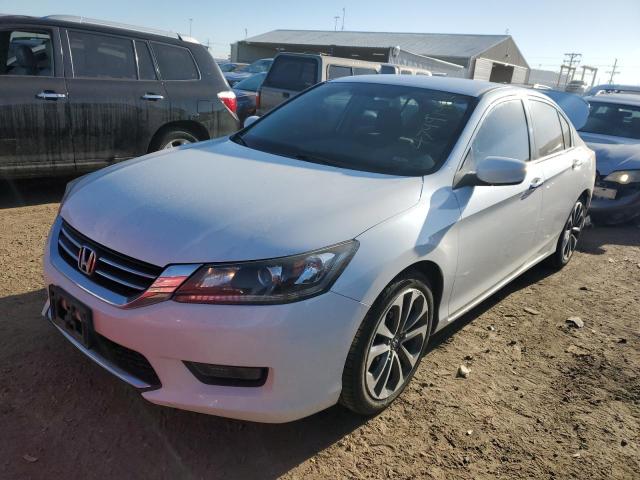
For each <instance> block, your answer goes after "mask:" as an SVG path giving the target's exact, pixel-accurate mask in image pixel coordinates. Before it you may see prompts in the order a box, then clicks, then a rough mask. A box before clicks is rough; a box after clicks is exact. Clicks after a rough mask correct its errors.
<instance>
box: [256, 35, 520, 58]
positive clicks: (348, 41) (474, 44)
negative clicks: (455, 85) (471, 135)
mask: <svg viewBox="0 0 640 480" xmlns="http://www.w3.org/2000/svg"><path fill="white" fill-rule="evenodd" d="M509 38H511V37H510V35H468V34H459V33H390V32H349V31H325V30H273V31H271V32H267V33H263V34H261V35H256V36H255V37H250V38H247V39H246V40H245V42H247V43H284V44H286V43H289V44H296V45H335V46H344V47H374V48H389V47H395V46H399V47H400V48H402V49H403V50H405V51H408V52H413V53H418V54H420V55H427V56H433V55H436V56H447V57H462V58H468V57H474V56H476V55H479V54H481V53H482V52H484V51H486V50H488V49H489V48H491V47H493V46H495V45H497V44H499V43H501V42H503V41H505V40H507V39H509Z"/></svg>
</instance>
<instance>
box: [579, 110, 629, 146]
mask: <svg viewBox="0 0 640 480" xmlns="http://www.w3.org/2000/svg"><path fill="white" fill-rule="evenodd" d="M580 131H581V132H585V133H599V134H601V135H611V136H614V137H626V138H636V139H640V106H635V105H619V104H615V103H605V102H593V103H592V104H591V110H590V111H589V118H588V119H587V123H586V124H585V125H584V127H582V128H581V129H580Z"/></svg>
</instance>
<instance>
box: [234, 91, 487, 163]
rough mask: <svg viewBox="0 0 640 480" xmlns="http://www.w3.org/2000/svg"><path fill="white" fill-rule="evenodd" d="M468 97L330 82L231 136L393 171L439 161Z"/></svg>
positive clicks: (312, 157)
mask: <svg viewBox="0 0 640 480" xmlns="http://www.w3.org/2000/svg"><path fill="white" fill-rule="evenodd" d="M473 100H474V99H473V98H472V97H468V96H465V95H458V94H453V93H447V92H443V91H438V90H427V89H424V88H417V87H408V86H399V85H384V84H375V83H360V82H357V83H356V82H354V83H350V82H338V83H327V84H323V85H321V86H319V87H316V88H314V89H312V90H310V91H308V92H307V93H304V94H302V95H300V96H299V97H296V98H295V99H294V100H293V101H291V102H289V103H287V104H286V105H284V106H283V107H281V108H279V109H277V110H275V111H273V112H272V113H270V114H269V115H267V116H266V117H265V118H263V119H262V120H260V121H259V122H256V123H255V124H254V125H252V126H251V127H250V128H249V129H248V130H245V131H244V132H242V133H239V134H237V135H235V136H234V137H233V140H234V141H236V142H238V143H241V144H244V145H246V146H247V147H249V148H253V149H255V150H260V151H263V152H268V153H273V154H276V155H283V156H286V157H291V158H297V159H300V160H304V161H309V162H314V163H323V164H329V165H335V166H338V167H343V168H349V169H354V170H364V171H370V172H378V173H386V174H390V175H407V176H418V175H425V174H428V173H431V172H433V171H435V170H437V169H438V168H440V166H441V165H442V164H443V163H444V161H445V160H446V158H447V156H448V155H449V152H450V151H451V149H452V148H453V145H454V144H455V142H456V141H457V139H458V135H459V134H460V132H461V131H462V129H463V128H464V126H465V124H466V121H467V119H468V117H469V115H470V113H471V111H472V110H473V104H474V103H475V102H473Z"/></svg>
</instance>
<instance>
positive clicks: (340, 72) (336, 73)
mask: <svg viewBox="0 0 640 480" xmlns="http://www.w3.org/2000/svg"><path fill="white" fill-rule="evenodd" d="M350 75H351V67H343V66H341V65H329V67H328V68H327V80H332V79H334V78H340V77H348V76H350Z"/></svg>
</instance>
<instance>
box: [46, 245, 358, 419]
mask: <svg viewBox="0 0 640 480" xmlns="http://www.w3.org/2000/svg"><path fill="white" fill-rule="evenodd" d="M50 255H51V252H50V249H49V248H47V249H46V251H45V261H44V270H45V281H46V285H56V286H58V287H60V288H62V289H64V290H65V291H67V292H68V293H69V294H70V295H72V296H73V297H75V298H77V299H78V300H79V301H81V302H83V303H84V304H85V305H87V306H88V307H89V308H91V310H92V314H93V325H94V328H95V331H96V332H97V333H99V334H100V335H102V336H103V337H106V338H107V339H109V340H111V341H112V342H115V343H117V344H118V345H121V346H124V347H126V348H128V349H130V350H133V351H135V352H138V353H140V354H142V355H143V356H144V357H145V358H146V359H147V360H148V361H149V363H150V364H151V366H152V367H153V369H154V370H155V372H156V374H157V376H158V378H159V379H160V383H161V386H160V387H159V388H157V389H152V390H144V389H145V388H148V387H149V385H146V384H145V383H144V382H142V381H140V380H139V379H137V378H135V377H134V376H132V375H130V374H129V373H128V372H126V371H123V370H122V369H118V367H116V366H115V365H112V364H110V363H109V362H108V360H106V359H105V358H101V357H96V355H95V352H92V351H90V350H87V349H85V348H84V347H83V346H82V345H80V344H78V343H77V342H73V343H74V345H75V346H76V347H77V348H79V349H80V350H82V351H83V353H85V354H86V355H88V356H89V357H90V358H92V359H93V360H94V361H96V362H97V363H99V364H100V365H101V366H103V367H104V368H107V370H109V371H111V373H113V374H115V375H116V376H118V377H119V378H120V379H122V380H124V381H126V382H127V383H129V384H131V385H133V386H135V387H136V388H140V389H143V391H142V396H143V397H144V398H145V399H147V400H149V401H150V402H152V403H155V404H159V405H165V406H170V407H175V408H181V409H185V410H191V411H195V412H201V413H207V414H214V415H220V416H224V417H230V418H237V419H243V420H251V421H259V422H287V421H292V420H296V419H299V418H302V417H305V416H307V415H310V414H312V413H315V412H317V411H320V410H323V409H325V408H327V407H329V406H331V405H333V404H335V403H336V402H337V401H338V398H339V396H340V391H341V388H342V370H343V368H344V362H345V360H346V356H347V353H348V351H349V348H350V346H351V342H352V340H353V337H354V335H355V332H356V330H357V328H358V326H359V325H360V323H361V321H362V319H363V318H364V316H365V314H366V312H367V309H368V307H367V306H365V305H363V304H361V303H359V302H356V301H354V300H351V299H349V298H346V297H344V296H342V295H339V294H336V293H333V292H328V293H326V294H324V295H320V296H318V297H314V298H311V299H308V300H305V301H301V302H296V303H290V304H285V305H263V306H238V305H201V304H183V303H177V302H173V301H165V302H161V303H158V304H155V305H149V306H146V307H141V308H136V309H123V308H119V307H118V306H115V305H111V304H108V303H107V302H105V301H103V300H100V299H98V298H96V297H95V296H93V295H92V294H91V293H89V292H87V291H86V290H85V289H83V288H81V287H80V286H78V285H77V284H76V283H74V282H72V281H71V280H70V279H68V278H67V277H66V276H64V275H63V274H62V273H61V272H60V271H58V270H57V269H56V268H55V267H54V266H53V265H52V263H51V259H50ZM43 313H44V314H45V315H48V308H47V306H45V311H44V312H43ZM65 336H66V337H67V338H68V336H67V335H65ZM68 339H69V338H68ZM69 340H72V339H69ZM184 361H191V362H200V363H210V364H217V365H229V366H246V367H267V368H268V369H269V371H268V377H267V381H266V383H265V384H264V385H263V386H261V387H235V386H234V387H227V386H217V385H206V384H204V383H201V382H200V381H199V380H197V379H196V378H195V376H194V375H193V374H192V373H191V372H190V371H189V370H188V369H187V367H186V366H185V365H184V363H183V362H184Z"/></svg>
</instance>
